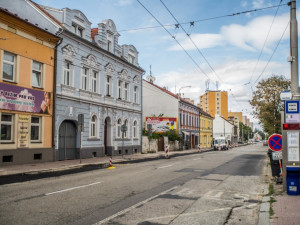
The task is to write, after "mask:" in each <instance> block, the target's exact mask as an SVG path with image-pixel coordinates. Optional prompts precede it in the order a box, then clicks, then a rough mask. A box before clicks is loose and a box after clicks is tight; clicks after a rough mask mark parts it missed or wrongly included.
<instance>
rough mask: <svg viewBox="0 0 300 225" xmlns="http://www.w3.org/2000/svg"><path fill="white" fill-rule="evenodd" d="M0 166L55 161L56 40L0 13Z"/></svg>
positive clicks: (11, 15)
mask: <svg viewBox="0 0 300 225" xmlns="http://www.w3.org/2000/svg"><path fill="white" fill-rule="evenodd" d="M0 37H1V39H0V60H1V64H0V65H1V66H0V73H1V77H0V123H1V135H0V166H1V165H10V164H22V163H33V162H45V161H52V160H53V149H52V147H53V139H52V127H53V126H52V124H53V121H52V115H53V114H54V113H53V108H54V107H53V87H54V85H53V84H54V68H55V66H54V64H55V63H54V62H55V59H54V58H55V46H56V44H57V42H58V41H59V38H58V37H57V36H55V35H53V34H50V33H48V32H47V31H45V30H43V29H40V28H38V27H37V26H36V25H33V24H31V23H29V22H27V21H25V20H23V19H21V18H20V17H18V16H15V15H13V14H12V13H10V12H9V11H7V10H4V9H2V8H0Z"/></svg>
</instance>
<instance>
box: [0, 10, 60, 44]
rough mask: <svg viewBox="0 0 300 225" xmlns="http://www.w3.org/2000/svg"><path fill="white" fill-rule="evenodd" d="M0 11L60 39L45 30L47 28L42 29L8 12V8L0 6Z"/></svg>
mask: <svg viewBox="0 0 300 225" xmlns="http://www.w3.org/2000/svg"><path fill="white" fill-rule="evenodd" d="M0 12H2V13H4V14H6V15H9V16H12V17H14V18H16V19H17V20H20V21H22V22H23V23H26V24H27V25H29V26H31V27H34V28H35V29H38V30H40V31H42V32H44V33H46V34H47V35H50V36H53V37H56V38H57V41H58V40H59V39H60V37H58V36H57V35H55V34H53V33H51V32H49V31H47V30H44V29H42V28H40V27H38V26H36V25H35V24H33V23H31V22H29V21H28V20H26V19H23V18H21V17H19V16H18V15H17V14H14V13H13V12H10V11H9V10H8V9H5V8H2V7H0Z"/></svg>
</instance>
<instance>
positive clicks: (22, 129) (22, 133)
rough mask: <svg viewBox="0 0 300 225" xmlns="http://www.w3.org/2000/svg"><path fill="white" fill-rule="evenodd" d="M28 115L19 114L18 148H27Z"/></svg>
mask: <svg viewBox="0 0 300 225" xmlns="http://www.w3.org/2000/svg"><path fill="white" fill-rule="evenodd" d="M29 120H30V117H29V116H24V115H19V122H18V148H28V142H29Z"/></svg>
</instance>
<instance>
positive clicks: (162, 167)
mask: <svg viewBox="0 0 300 225" xmlns="http://www.w3.org/2000/svg"><path fill="white" fill-rule="evenodd" d="M170 166H173V165H167V166H161V167H157V169H164V168H167V167H170Z"/></svg>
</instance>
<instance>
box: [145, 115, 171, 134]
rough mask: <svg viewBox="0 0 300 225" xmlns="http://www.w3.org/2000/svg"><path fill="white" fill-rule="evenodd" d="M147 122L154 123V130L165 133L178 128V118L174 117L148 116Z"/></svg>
mask: <svg viewBox="0 0 300 225" xmlns="http://www.w3.org/2000/svg"><path fill="white" fill-rule="evenodd" d="M145 121H146V124H145V127H147V125H148V124H151V125H152V132H157V133H164V132H167V131H169V130H177V118H172V117H146V120H145Z"/></svg>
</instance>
